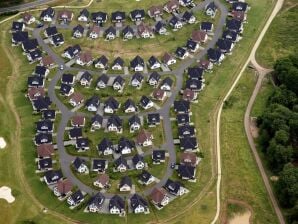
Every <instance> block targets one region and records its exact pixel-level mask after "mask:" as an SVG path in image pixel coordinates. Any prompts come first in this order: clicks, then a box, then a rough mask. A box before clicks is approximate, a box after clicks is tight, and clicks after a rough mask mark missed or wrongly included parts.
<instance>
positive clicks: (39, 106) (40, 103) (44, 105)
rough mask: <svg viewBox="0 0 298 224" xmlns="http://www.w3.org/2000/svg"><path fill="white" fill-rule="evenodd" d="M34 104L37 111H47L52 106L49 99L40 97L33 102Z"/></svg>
mask: <svg viewBox="0 0 298 224" xmlns="http://www.w3.org/2000/svg"><path fill="white" fill-rule="evenodd" d="M32 103H33V107H34V108H35V110H36V111H43V110H47V109H48V108H49V106H50V105H51V104H52V102H51V100H50V98H49V97H38V98H37V99H36V100H33V101H32Z"/></svg>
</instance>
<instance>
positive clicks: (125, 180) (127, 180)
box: [119, 176, 132, 188]
mask: <svg viewBox="0 0 298 224" xmlns="http://www.w3.org/2000/svg"><path fill="white" fill-rule="evenodd" d="M124 185H128V186H129V187H132V181H131V179H130V177H129V176H124V177H122V178H121V180H120V183H119V188H121V187H123V186H124Z"/></svg>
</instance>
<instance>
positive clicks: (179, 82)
mask: <svg viewBox="0 0 298 224" xmlns="http://www.w3.org/2000/svg"><path fill="white" fill-rule="evenodd" d="M209 2H211V0H209V1H205V2H202V3H200V4H198V5H197V6H196V7H195V8H194V9H193V10H202V9H204V7H205V6H206V4H208V3H209ZM215 2H216V4H217V6H218V7H219V10H220V11H221V18H220V21H219V23H218V24H217V29H216V30H215V32H214V36H213V39H212V40H211V41H210V42H209V43H208V45H207V46H206V48H205V49H204V50H202V51H201V52H200V53H199V54H197V55H196V56H195V57H194V58H188V59H186V60H184V61H182V62H181V66H180V67H179V68H178V69H176V70H175V71H172V72H170V73H169V72H167V74H173V75H175V76H176V87H175V89H174V90H173V91H172V95H171V97H170V98H169V99H168V100H167V101H166V103H165V104H164V106H163V107H162V108H161V109H159V110H158V111H157V112H159V113H160V114H161V116H162V117H163V118H164V119H163V126H164V131H165V139H166V142H165V143H164V144H163V145H162V148H163V149H165V150H167V151H168V153H169V166H168V167H167V170H166V173H165V175H164V177H163V178H162V179H161V180H160V182H159V183H157V184H156V185H155V187H161V186H163V185H164V184H165V182H166V180H167V179H168V178H169V177H171V176H172V174H173V169H171V168H170V164H171V163H174V162H176V152H175V147H174V143H173V132H172V127H171V121H170V117H169V112H170V107H171V106H172V105H173V102H174V100H175V98H176V96H177V95H178V94H179V91H180V90H181V89H182V87H183V73H184V70H185V69H186V68H187V67H189V66H190V65H191V64H193V63H194V62H195V61H196V60H198V59H201V58H203V57H204V56H205V55H206V52H207V49H209V48H211V47H214V46H215V44H216V41H217V40H218V39H219V38H220V36H221V34H222V29H223V27H224V24H225V20H226V17H227V14H228V11H227V9H226V7H225V6H224V5H222V4H221V3H220V2H219V1H218V0H216V1H215ZM63 27H64V28H66V29H69V27H67V26H63ZM61 28H62V27H61ZM44 29H45V27H43V28H41V29H35V30H34V31H33V36H34V37H35V38H37V40H38V42H39V44H40V46H41V47H42V49H43V50H44V51H46V52H47V53H48V54H49V55H51V56H52V57H53V58H54V60H55V62H56V64H58V65H64V60H63V59H61V58H60V56H59V55H57V54H55V52H54V51H53V50H52V49H51V47H49V46H48V45H47V44H45V43H44V41H43V39H42V38H41V36H40V33H41V32H42V31H43V30H44ZM72 70H77V68H66V69H65V70H64V71H63V72H67V71H72ZM80 70H81V71H87V69H80ZM63 72H62V71H58V72H57V74H56V75H55V77H54V78H53V79H52V80H51V82H50V85H49V88H48V94H49V97H50V98H51V100H52V102H53V103H54V104H56V105H57V107H58V108H59V110H60V111H61V113H62V119H61V122H60V124H59V127H58V131H57V146H58V153H59V158H60V162H61V169H62V171H63V174H64V175H65V176H66V177H67V178H68V179H70V180H71V181H72V182H73V184H75V185H77V186H78V187H79V188H80V189H81V190H82V191H85V192H87V193H89V194H92V193H94V192H95V190H94V189H92V188H90V187H89V186H87V185H85V184H84V183H82V182H80V181H79V180H78V179H77V178H76V177H75V176H74V174H73V173H72V171H71V169H70V164H71V162H72V161H73V159H74V156H71V155H69V154H68V153H67V152H66V150H65V147H64V144H63V143H64V132H65V128H66V127H67V123H68V121H69V119H70V118H71V116H72V115H73V112H71V111H69V110H68V108H67V107H66V106H65V105H64V104H63V103H62V102H61V101H60V100H59V99H58V97H57V96H56V94H55V86H56V85H57V82H58V80H59V79H60V78H61V75H62V73H63ZM144 114H146V112H145V113H143V115H144ZM152 189H153V188H150V189H148V190H146V191H145V192H144V194H145V195H148V194H150V192H151V191H152ZM106 196H107V198H109V197H111V196H112V195H111V194H106Z"/></svg>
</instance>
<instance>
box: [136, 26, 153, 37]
mask: <svg viewBox="0 0 298 224" xmlns="http://www.w3.org/2000/svg"><path fill="white" fill-rule="evenodd" d="M137 32H138V34H139V36H140V37H142V38H150V37H152V35H153V32H152V29H151V27H150V26H149V25H146V24H145V23H143V22H142V23H140V24H139V25H138V26H137Z"/></svg>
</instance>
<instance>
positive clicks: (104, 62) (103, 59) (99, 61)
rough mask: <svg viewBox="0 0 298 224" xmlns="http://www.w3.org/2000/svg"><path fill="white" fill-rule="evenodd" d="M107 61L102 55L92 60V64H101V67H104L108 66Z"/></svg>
mask: <svg viewBox="0 0 298 224" xmlns="http://www.w3.org/2000/svg"><path fill="white" fill-rule="evenodd" d="M108 61H109V59H108V58H107V57H106V56H105V55H102V56H100V57H99V58H98V59H96V60H94V62H93V63H94V64H102V65H103V66H106V65H107V64H108Z"/></svg>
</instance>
